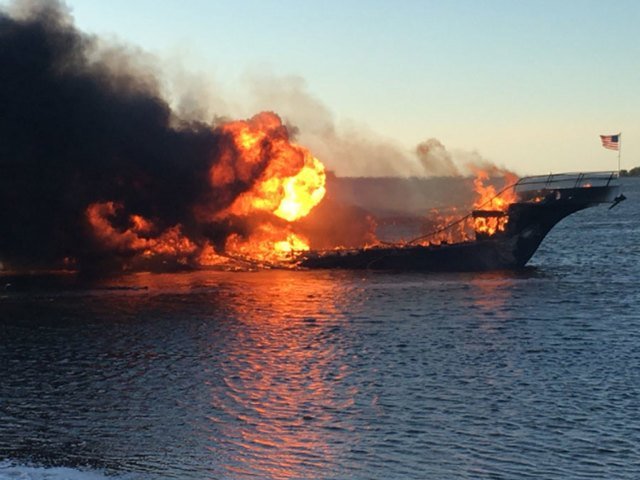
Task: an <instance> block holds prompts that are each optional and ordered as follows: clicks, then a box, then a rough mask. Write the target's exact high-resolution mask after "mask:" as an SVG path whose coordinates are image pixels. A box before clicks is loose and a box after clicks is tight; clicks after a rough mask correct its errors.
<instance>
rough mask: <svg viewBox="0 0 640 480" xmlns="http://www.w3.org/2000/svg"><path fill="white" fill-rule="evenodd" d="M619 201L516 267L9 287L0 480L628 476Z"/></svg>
mask: <svg viewBox="0 0 640 480" xmlns="http://www.w3.org/2000/svg"><path fill="white" fill-rule="evenodd" d="M625 194H626V195H627V196H628V197H629V198H630V199H629V200H628V201H627V202H624V203H623V204H621V205H620V206H619V207H617V208H616V209H614V210H611V211H610V212H608V211H606V210H605V209H604V208H598V209H591V210H588V211H585V212H581V213H579V214H576V215H574V216H572V217H570V218H568V219H567V220H565V221H564V222H563V223H561V224H560V225H559V226H557V227H556V229H555V230H554V231H553V232H552V233H551V235H550V236H549V238H548V239H547V240H546V241H545V243H544V244H543V245H542V247H541V248H540V250H539V252H538V253H537V254H536V256H535V257H534V259H533V261H532V262H531V265H532V266H531V267H529V268H527V269H525V270H524V271H522V272H517V273H508V272H507V273H504V272H497V273H487V274H388V273H372V272H355V273H354V272H287V271H270V272H269V271H268V272H259V273H215V272H198V273H191V274H173V275H149V274H146V275H132V276H126V277H122V278H116V279H110V280H104V281H101V282H98V283H91V284H88V283H82V282H80V281H79V280H77V279H75V278H72V277H62V278H60V277H48V278H47V277H38V278H24V277H23V278H4V279H3V283H4V284H7V283H9V284H10V285H7V287H6V288H5V290H4V291H2V292H0V339H1V342H0V368H1V373H2V378H1V381H0V478H1V479H6V478H20V479H23V478H37V479H40V478H53V479H62V478H74V479H76V478H77V479H79V480H87V479H94V478H104V477H105V476H106V477H110V476H115V477H116V478H126V479H156V478H162V479H164V478H167V479H169V478H180V479H227V478H228V479H245V478H265V479H270V478H273V479H280V478H292V479H303V478H313V479H316V478H318V479H320V478H323V479H324V478H335V479H342V478H354V479H360V478H362V479H375V478H380V479H389V478H416V479H424V478H434V479H440V478H447V479H467V478H469V479H471V478H473V479H475V478H505V479H511V478H514V479H515V478H517V479H520V478H546V479H552V478H557V479H567V478H575V479H585V478H597V479H602V478H620V479H635V478H638V472H640V369H639V366H640V293H639V291H638V281H639V279H640V274H639V266H640V207H639V205H640V204H639V203H638V200H640V184H639V183H637V182H630V183H629V185H628V186H627V189H626V191H625Z"/></svg>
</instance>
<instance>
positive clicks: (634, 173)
mask: <svg viewBox="0 0 640 480" xmlns="http://www.w3.org/2000/svg"><path fill="white" fill-rule="evenodd" d="M620 176H621V177H640V167H634V168H632V169H631V170H620Z"/></svg>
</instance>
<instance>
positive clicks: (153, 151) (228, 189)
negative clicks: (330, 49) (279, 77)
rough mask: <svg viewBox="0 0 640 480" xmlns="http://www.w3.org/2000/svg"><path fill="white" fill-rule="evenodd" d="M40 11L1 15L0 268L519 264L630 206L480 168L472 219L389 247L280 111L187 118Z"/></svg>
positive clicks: (114, 59)
mask: <svg viewBox="0 0 640 480" xmlns="http://www.w3.org/2000/svg"><path fill="white" fill-rule="evenodd" d="M38 5H40V4H37V2H36V3H34V4H33V6H32V7H33V8H32V11H30V12H28V14H27V15H26V16H16V17H12V16H11V15H9V14H7V13H5V12H0V65H2V68H3V75H0V103H1V104H2V105H3V115H0V140H1V142H0V144H1V147H2V148H0V171H2V175H0V201H1V202H2V205H3V206H4V208H2V209H0V272H14V271H15V272H40V271H61V270H62V271H73V272H95V273H96V274H98V275H101V274H104V273H106V272H112V271H117V272H121V271H141V270H145V271H159V270H175V269H207V268H212V269H225V270H234V269H254V268H274V267H277V268H300V269H315V268H350V269H367V268H368V269H396V270H398V269H400V270H488V269H501V268H518V267H522V266H523V265H525V264H526V262H527V261H528V260H529V258H530V257H531V256H532V255H533V253H534V252H535V250H536V248H537V247H538V245H539V244H540V242H541V241H542V239H543V238H544V237H545V235H546V234H547V233H548V232H549V230H550V229H551V228H552V227H553V226H554V225H555V224H556V223H557V222H558V221H560V220H561V219H562V218H564V217H566V216H567V215H570V214H571V213H573V212H576V211H578V210H581V209H584V208H587V207H590V206H592V205H595V204H598V203H606V202H611V201H616V200H615V199H616V198H617V199H618V201H619V200H621V199H623V197H622V196H619V197H616V195H617V193H618V190H619V185H618V179H617V176H616V174H612V173H606V174H603V173H594V174H563V175H550V176H547V177H528V178H523V179H521V180H517V179H516V178H515V177H513V178H510V177H509V175H508V174H506V175H505V180H504V182H505V184H508V185H511V186H510V187H508V188H506V189H503V190H502V191H500V192H496V190H495V188H494V187H493V186H492V185H490V184H489V185H485V182H486V181H487V180H489V173H486V172H482V171H478V172H477V175H478V176H477V178H476V180H475V181H474V189H475V192H476V194H478V200H477V201H476V202H475V204H474V205H473V207H471V208H470V209H467V210H471V213H469V214H468V215H459V214H457V215H456V214H454V215H449V216H443V214H442V213H441V212H439V213H437V214H436V215H431V216H430V218H428V219H427V218H426V217H424V216H423V217H422V219H421V220H420V221H423V220H424V221H427V220H428V221H429V222H431V224H430V225H432V227H428V228H427V227H425V228H423V227H421V230H420V235H419V236H418V238H415V239H414V240H412V241H408V242H407V241H404V242H403V241H400V240H398V238H394V241H393V242H391V243H389V242H385V241H383V240H382V239H383V238H385V236H384V235H376V234H379V233H380V231H379V229H376V226H375V222H376V218H374V216H372V215H369V212H368V211H367V209H366V208H359V207H356V206H353V205H351V204H349V202H342V201H337V200H336V198H332V197H331V195H330V194H328V193H327V191H328V188H329V187H332V186H333V187H335V185H336V183H339V180H340V179H337V178H335V179H331V180H330V181H328V179H327V177H328V174H327V172H325V167H324V165H323V164H322V163H321V162H320V160H318V159H317V158H315V157H314V156H313V155H312V154H311V152H310V151H309V150H307V149H306V148H304V147H302V146H300V145H297V144H295V143H293V142H292V139H291V138H290V131H289V128H288V126H287V124H286V123H283V122H282V120H281V119H280V117H279V116H278V115H276V114H275V113H273V112H262V113H258V114H257V115H255V116H253V117H252V118H249V119H246V120H235V121H231V120H227V121H223V120H222V119H219V120H217V121H216V122H214V123H211V124H209V123H205V122H204V121H200V120H189V121H187V120H184V119H181V118H180V117H179V115H177V114H176V113H175V112H173V110H172V108H171V106H170V105H169V104H168V103H167V101H166V100H164V99H163V98H162V95H161V89H160V88H159V85H160V82H159V81H157V80H156V79H155V78H154V76H153V74H152V73H149V72H147V71H146V70H145V68H143V67H144V66H143V65H138V64H137V62H136V59H135V58H134V57H133V56H132V55H131V54H130V53H128V51H127V50H126V49H118V48H116V49H115V50H111V49H106V50H104V51H103V50H101V49H100V48H99V44H98V43H97V42H96V39H95V38H93V37H90V36H86V35H84V34H83V33H82V32H80V31H78V30H77V29H76V28H75V27H74V26H73V24H72V22H71V21H70V17H69V15H67V14H66V12H65V10H64V8H63V7H62V6H60V5H58V4H57V3H55V2H54V3H52V4H50V5H44V4H42V5H40V6H38ZM493 172H494V174H495V173H496V172H498V170H497V169H493ZM494 176H495V175H494ZM460 181H464V182H467V180H463V179H460ZM332 182H333V183H332ZM487 183H489V182H487ZM380 191H384V189H383V190H379V189H378V192H380ZM465 191H470V189H468V188H467V185H466V184H465ZM360 193H361V192H360ZM385 195H386V193H385ZM388 199H389V197H388V196H387V200H388ZM338 200H339V199H338ZM464 202H465V203H466V204H468V203H469V198H467V199H466V200H465V201H464ZM431 217H433V218H431ZM427 232H429V233H427ZM413 233H417V231H416V232H413V231H412V234H411V235H410V236H409V238H410V237H411V236H416V235H413ZM424 233H426V234H424ZM378 237H379V238H378ZM402 238H405V236H404V235H403V236H402ZM387 240H388V239H387ZM365 245H366V246H365Z"/></svg>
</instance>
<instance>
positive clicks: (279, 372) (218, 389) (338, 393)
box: [210, 272, 356, 479]
mask: <svg viewBox="0 0 640 480" xmlns="http://www.w3.org/2000/svg"><path fill="white" fill-rule="evenodd" d="M246 280H247V282H248V283H245V284H244V286H243V288H244V293H245V299H244V301H242V302H239V303H237V304H236V305H235V307H234V308H235V315H234V316H235V317H236V318H237V321H238V324H237V325H236V327H237V328H236V329H235V334H234V336H233V337H232V338H231V339H230V341H229V342H227V343H226V345H225V347H224V348H225V352H224V353H225V357H226V361H225V362H223V363H222V365H221V368H222V371H221V372H220V375H221V376H222V380H223V382H222V383H221V384H216V383H215V382H214V384H212V407H213V409H214V412H216V413H215V414H214V415H212V416H211V418H210V419H211V420H212V421H213V422H215V424H216V426H217V428H218V429H219V430H220V432H221V436H219V437H216V438H211V441H214V442H216V448H212V451H217V452H219V446H220V442H223V443H226V442H229V448H228V449H227V452H228V454H229V458H228V459H227V463H228V464H227V465H226V469H228V470H229V471H232V472H235V474H236V475H238V476H245V475H247V476H251V475H254V476H256V478H278V479H280V478H301V477H305V476H308V475H309V472H312V471H314V470H316V471H317V472H319V475H320V472H322V471H323V468H325V466H326V465H327V464H333V465H335V464H336V461H335V460H334V461H331V459H332V458H335V456H336V455H338V454H339V453H340V450H341V449H342V448H344V446H345V445H347V443H346V442H344V443H340V442H336V439H337V438H338V437H340V435H347V434H348V432H349V430H350V428H349V427H348V426H344V425H340V424H339V422H338V417H337V415H336V412H344V411H345V409H348V408H350V407H351V406H352V405H353V403H354V400H353V397H354V395H355V393H356V391H355V389H354V388H353V389H349V388H347V387H345V386H344V379H345V378H346V376H347V374H348V369H347V367H346V365H345V363H344V362H343V361H342V360H341V358H342V356H343V352H342V348H341V346H340V320H339V315H338V314H337V312H336V310H335V308H334V298H335V297H336V295H337V294H336V291H335V284H336V282H334V281H331V280H330V279H328V278H325V279H324V280H323V279H322V278H318V275H313V276H312V275H307V274H305V273H302V272H265V273H257V274H253V276H249V277H247V279H246ZM220 437H222V438H220Z"/></svg>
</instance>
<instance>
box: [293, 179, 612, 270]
mask: <svg viewBox="0 0 640 480" xmlns="http://www.w3.org/2000/svg"><path fill="white" fill-rule="evenodd" d="M507 189H514V190H515V194H516V196H517V201H516V202H514V203H512V204H510V205H509V207H508V209H507V211H506V212H502V211H487V210H476V211H473V212H471V213H470V214H469V215H468V216H467V217H469V216H471V217H475V218H477V217H485V218H487V217H488V218H491V217H496V218H497V217H506V218H507V223H506V225H505V229H504V231H500V232H497V233H495V234H493V235H486V234H482V233H477V232H476V238H475V240H471V241H465V242H460V243H451V244H439V245H433V244H432V245H428V246H424V245H411V244H403V245H400V244H397V245H384V246H376V247H370V248H361V249H338V250H331V251H324V252H317V251H315V252H314V251H311V252H306V253H303V254H302V255H301V256H300V257H299V258H298V261H299V266H300V267H302V268H308V269H322V268H324V269H330V268H334V269H335V268H342V269H372V270H407V271H409V270H413V271H484V270H502V269H518V268H522V267H524V266H525V265H526V263H527V262H528V261H529V259H530V258H531V257H532V256H533V254H534V253H535V251H536V250H537V249H538V246H539V245H540V243H541V242H542V240H543V239H544V237H545V236H546V235H547V234H548V233H549V231H550V230H551V229H552V228H553V227H554V225H556V224H557V223H558V222H559V221H560V220H562V219H563V218H565V217H567V216H568V215H571V214H572V213H575V212H577V211H579V210H583V209H585V208H589V207H592V206H596V205H600V204H607V203H608V204H612V205H615V204H616V203H617V202H619V201H621V200H623V199H624V196H622V195H620V196H618V195H619V192H620V183H619V179H618V172H593V173H562V174H555V175H541V176H532V177H524V178H522V179H520V180H519V181H518V182H517V183H516V184H514V185H511V186H509V187H508V188H507ZM507 189H505V190H503V191H502V192H501V193H503V192H505V191H506V190H507ZM499 195H500V194H499ZM454 223H458V222H454ZM452 225H453V224H451V226H452ZM445 228H447V227H445Z"/></svg>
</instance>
